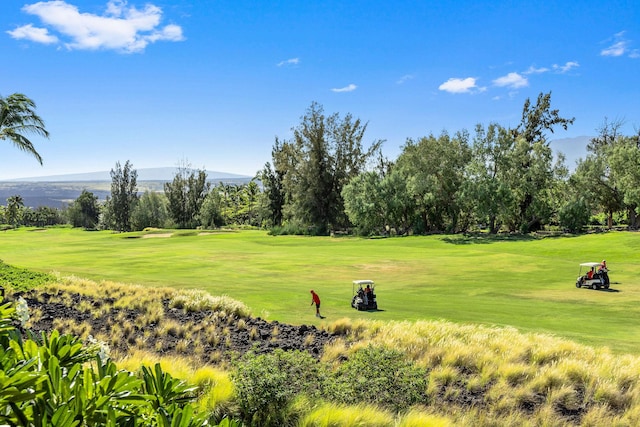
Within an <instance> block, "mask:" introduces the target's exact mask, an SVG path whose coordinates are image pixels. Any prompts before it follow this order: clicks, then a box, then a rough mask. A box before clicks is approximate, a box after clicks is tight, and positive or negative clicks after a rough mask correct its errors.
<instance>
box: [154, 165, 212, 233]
mask: <svg viewBox="0 0 640 427" xmlns="http://www.w3.org/2000/svg"><path fill="white" fill-rule="evenodd" d="M210 187H211V185H210V184H209V182H207V172H206V171H204V170H192V169H190V167H189V165H188V164H186V165H184V166H181V167H179V168H178V171H177V172H176V174H175V176H174V177H173V181H171V182H166V183H165V184H164V194H165V195H166V196H167V199H168V201H169V204H168V209H169V214H170V216H171V218H172V219H173V221H174V222H175V223H176V225H177V226H178V228H196V227H197V226H198V219H197V216H198V213H199V212H200V208H201V207H202V204H203V203H204V200H205V198H206V196H207V194H208V193H209V188H210Z"/></svg>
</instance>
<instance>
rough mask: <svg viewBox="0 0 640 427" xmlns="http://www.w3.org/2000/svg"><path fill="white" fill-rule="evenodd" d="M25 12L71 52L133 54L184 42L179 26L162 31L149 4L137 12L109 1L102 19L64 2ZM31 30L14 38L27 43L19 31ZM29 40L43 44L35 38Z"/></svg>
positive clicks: (119, 1) (38, 5) (30, 7)
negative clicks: (160, 43) (153, 45)
mask: <svg viewBox="0 0 640 427" xmlns="http://www.w3.org/2000/svg"><path fill="white" fill-rule="evenodd" d="M22 10H23V11H24V12H26V13H28V14H31V15H35V16H37V17H38V18H40V21H42V23H43V24H44V25H45V26H47V27H48V30H51V31H55V32H57V33H58V36H57V37H56V36H50V37H56V40H57V39H61V40H64V45H65V46H66V47H67V48H68V49H86V50H96V49H113V50H116V51H120V52H127V53H133V52H141V51H143V50H144V49H145V48H146V47H147V46H148V45H149V44H150V43H155V42H157V41H163V40H165V41H182V40H184V36H183V34H182V28H181V27H180V26H178V25H166V26H164V27H160V20H161V18H162V10H161V9H160V8H159V7H157V6H154V5H152V4H149V3H148V4H146V5H145V6H144V8H143V9H141V10H138V9H136V8H135V7H133V6H131V7H129V6H127V2H126V1H122V0H110V1H109V2H108V3H107V6H106V10H105V13H104V14H103V15H96V14H91V13H82V12H80V11H79V10H78V8H77V7H76V6H74V5H72V4H69V3H66V2H65V1H63V0H54V1H41V2H38V3H33V4H28V5H26V6H24V7H23V8H22ZM28 27H29V25H25V26H23V27H20V28H18V29H16V30H15V31H14V32H13V33H15V34H12V37H14V38H18V39H27V37H26V36H24V35H23V34H21V33H20V32H18V33H16V31H18V30H20V29H23V30H22V32H23V33H24V32H25V30H24V29H25V28H28ZM45 31H47V30H45ZM46 34H47V33H46V32H45V35H46ZM28 39H29V40H31V41H35V42H40V43H44V41H42V40H36V39H34V38H33V37H31V38H28ZM49 40H50V39H49ZM49 43H52V42H51V41H49Z"/></svg>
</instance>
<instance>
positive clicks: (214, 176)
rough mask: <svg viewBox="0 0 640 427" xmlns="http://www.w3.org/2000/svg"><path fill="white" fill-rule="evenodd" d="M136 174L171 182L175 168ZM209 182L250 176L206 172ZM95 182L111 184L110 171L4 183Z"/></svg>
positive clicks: (241, 178)
mask: <svg viewBox="0 0 640 427" xmlns="http://www.w3.org/2000/svg"><path fill="white" fill-rule="evenodd" d="M136 171H137V172H138V181H167V182H168V181H171V180H173V177H174V176H175V174H176V171H177V168H175V167H163V168H144V169H136ZM206 172H207V178H208V179H209V181H219V180H228V179H233V180H235V179H239V180H244V179H251V177H250V176H245V175H236V174H232V173H226V172H218V171H209V170H208V171H206ZM74 181H85V182H96V181H109V182H111V172H110V171H100V172H87V173H74V174H67V175H50V176H37V177H29V178H17V179H8V180H5V181H4V182H74Z"/></svg>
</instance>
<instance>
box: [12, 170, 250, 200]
mask: <svg viewBox="0 0 640 427" xmlns="http://www.w3.org/2000/svg"><path fill="white" fill-rule="evenodd" d="M137 172H138V191H139V192H140V193H142V192H144V191H146V190H149V191H163V186H164V183H165V182H170V181H171V180H172V179H173V177H174V176H175V173H176V168H171V167H165V168H147V169H138V170H137ZM207 177H208V180H209V182H211V183H212V184H217V183H219V182H224V183H226V184H246V183H247V182H249V181H250V180H251V177H248V176H242V175H235V174H230V173H225V172H217V171H207ZM82 190H87V191H90V192H92V193H93V194H95V195H96V196H97V197H98V199H99V200H101V201H102V200H105V198H106V197H107V196H108V195H109V194H110V193H111V176H110V172H109V171H101V172H90V173H81V174H69V175H53V176H43V177H33V178H20V179H14V180H7V181H0V204H1V205H4V204H6V200H7V198H8V197H11V196H15V195H20V196H22V199H23V201H24V205H25V206H28V207H31V208H37V207H39V206H48V207H52V208H58V209H61V208H64V207H65V206H67V205H68V204H69V203H71V202H72V201H73V200H75V199H76V198H77V197H78V196H79V195H80V193H82Z"/></svg>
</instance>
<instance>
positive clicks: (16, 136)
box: [0, 93, 49, 164]
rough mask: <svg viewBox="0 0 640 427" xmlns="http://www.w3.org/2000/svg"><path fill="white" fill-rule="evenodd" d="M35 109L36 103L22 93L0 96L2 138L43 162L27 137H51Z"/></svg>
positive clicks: (0, 130)
mask: <svg viewBox="0 0 640 427" xmlns="http://www.w3.org/2000/svg"><path fill="white" fill-rule="evenodd" d="M35 109H36V103H35V102H33V100H31V99H30V98H28V97H27V96H25V95H23V94H21V93H14V94H13V95H9V96H7V97H6V98H5V97H3V96H0V140H8V141H9V142H11V143H12V144H13V145H15V146H16V148H18V149H19V150H22V151H24V152H26V153H29V154H31V155H32V156H33V157H35V158H36V160H37V161H38V163H40V164H42V157H40V154H38V152H37V151H36V149H35V147H34V145H33V143H32V142H31V141H30V140H29V139H28V138H27V137H26V135H27V134H35V135H38V136H42V137H44V138H48V137H49V132H47V130H46V129H45V125H44V121H43V120H42V119H41V118H40V116H38V115H37V114H36V112H35Z"/></svg>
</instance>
